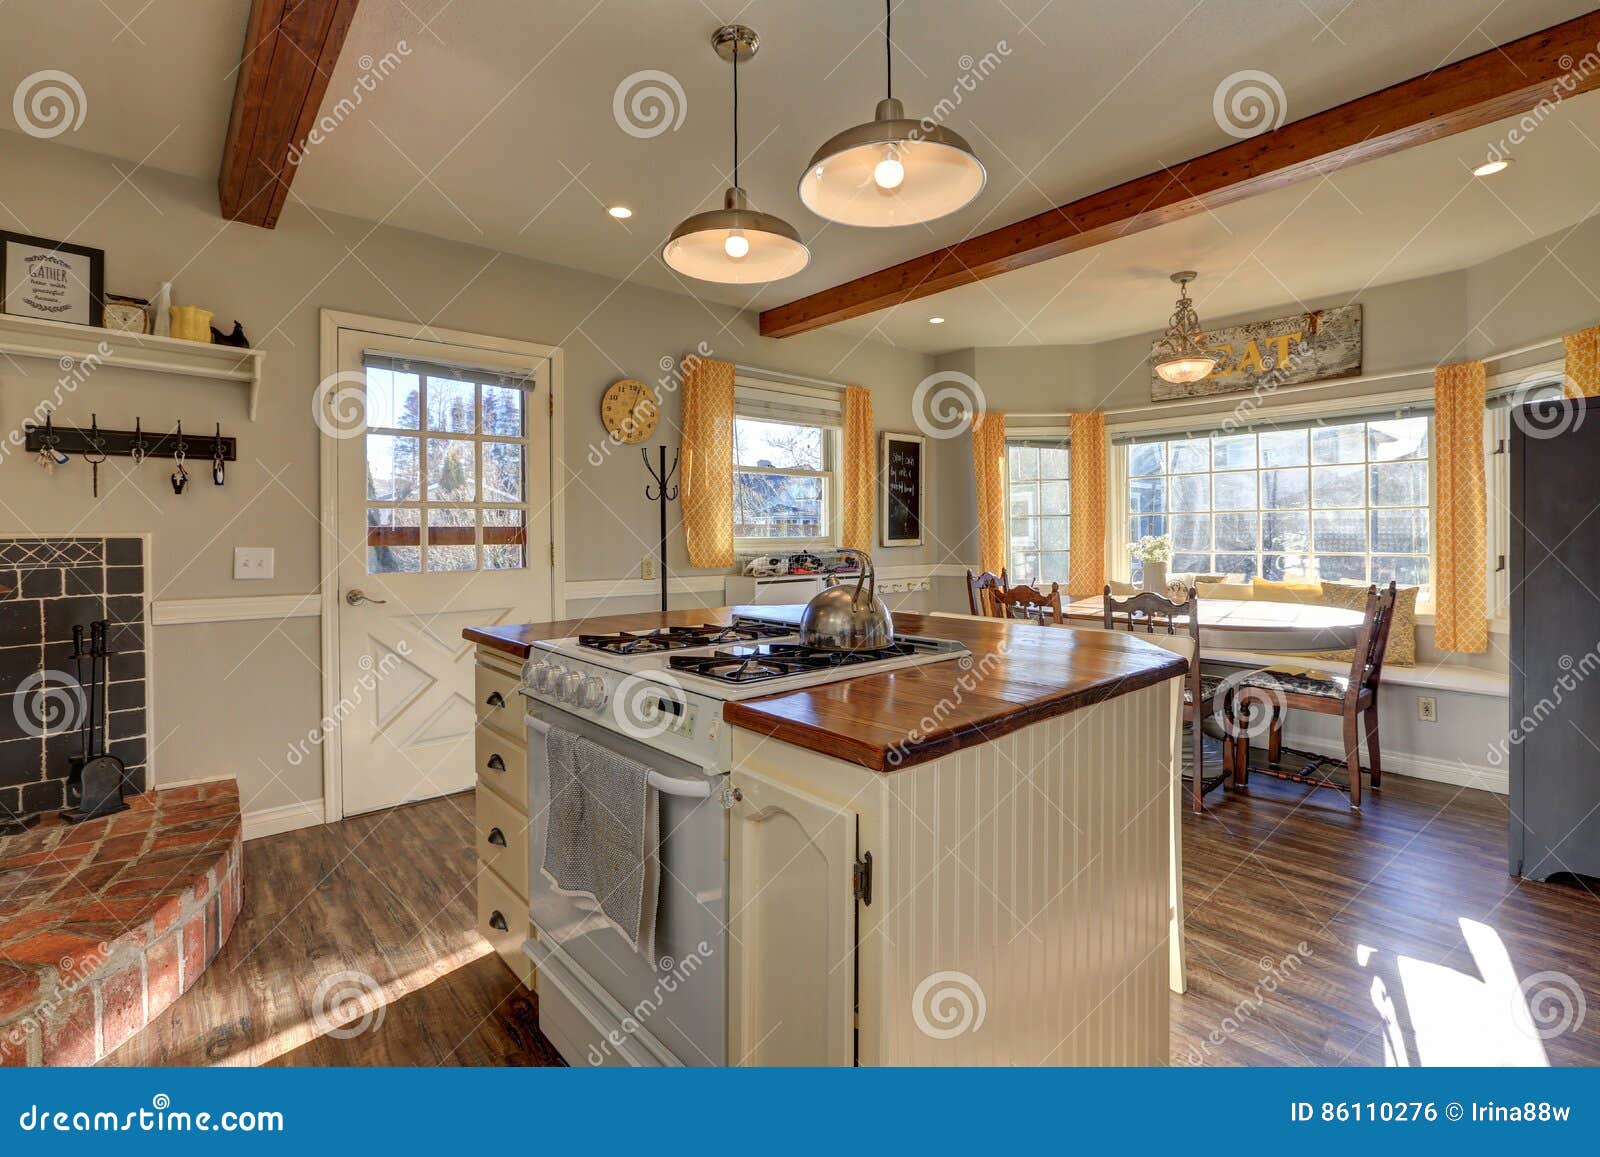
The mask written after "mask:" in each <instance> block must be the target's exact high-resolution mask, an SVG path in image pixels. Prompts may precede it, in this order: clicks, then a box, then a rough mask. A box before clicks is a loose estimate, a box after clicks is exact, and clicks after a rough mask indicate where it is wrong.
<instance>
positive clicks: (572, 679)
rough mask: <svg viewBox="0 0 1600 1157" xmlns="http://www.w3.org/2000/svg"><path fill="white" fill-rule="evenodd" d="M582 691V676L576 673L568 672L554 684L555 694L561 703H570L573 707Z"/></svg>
mask: <svg viewBox="0 0 1600 1157" xmlns="http://www.w3.org/2000/svg"><path fill="white" fill-rule="evenodd" d="M582 689H583V676H582V675H580V674H578V673H577V672H576V671H568V672H567V673H566V674H564V675H562V676H561V678H560V680H559V681H558V682H557V684H556V694H557V695H558V696H559V697H560V699H561V702H563V703H571V704H572V705H574V706H576V705H577V703H578V697H579V695H580V694H581V693H582Z"/></svg>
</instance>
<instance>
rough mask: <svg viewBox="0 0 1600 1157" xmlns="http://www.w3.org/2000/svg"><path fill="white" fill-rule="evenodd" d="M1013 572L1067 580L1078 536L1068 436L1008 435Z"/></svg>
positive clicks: (1029, 578)
mask: <svg viewBox="0 0 1600 1157" xmlns="http://www.w3.org/2000/svg"><path fill="white" fill-rule="evenodd" d="M1006 464H1007V465H1006V470H1007V476H1006V492H1007V493H1006V510H1007V512H1008V516H1007V519H1006V528H1007V530H1008V532H1009V534H1010V546H1009V549H1008V551H1007V559H1006V563H1007V567H1008V568H1009V574H1008V575H1007V577H1008V578H1010V580H1011V581H1012V582H1014V583H1030V584H1037V583H1041V582H1042V583H1060V584H1062V585H1063V586H1065V585H1066V582H1067V549H1068V546H1069V544H1070V543H1071V540H1072V533H1071V530H1072V526H1071V524H1072V520H1071V517H1070V516H1071V514H1072V487H1071V482H1070V479H1071V464H1072V462H1071V451H1069V450H1068V448H1067V440H1066V439H1065V438H1008V439H1006Z"/></svg>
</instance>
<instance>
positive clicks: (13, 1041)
mask: <svg viewBox="0 0 1600 1157" xmlns="http://www.w3.org/2000/svg"><path fill="white" fill-rule="evenodd" d="M109 959H111V946H110V945H109V944H107V943H106V942H105V941H101V942H100V943H99V944H96V945H95V946H94V947H93V948H91V949H90V950H89V951H87V952H81V953H78V954H77V955H75V956H74V955H68V956H63V957H62V958H61V959H60V960H59V961H57V963H56V969H57V972H58V975H59V978H60V979H59V983H58V985H57V988H56V992H55V995H54V996H52V997H50V998H49V999H48V1000H45V1001H42V1002H40V1003H39V1004H37V1005H35V1006H34V1007H33V1008H32V1009H30V1010H29V1011H28V1014H27V1015H26V1016H23V1017H19V1018H18V1019H16V1020H14V1021H12V1022H11V1023H10V1024H8V1025H7V1026H6V1033H5V1036H4V1037H3V1038H0V1062H5V1063H9V1064H26V1063H27V1060H28V1058H27V1056H26V1052H27V1048H28V1040H29V1038H30V1037H31V1036H32V1035H33V1034H34V1033H35V1032H42V1031H43V1030H44V1024H45V1022H46V1021H48V1020H50V1019H51V1018H52V1017H53V1016H54V1015H55V1013H56V1010H58V1009H59V1008H60V1007H61V1006H62V1005H63V1004H65V1003H66V1001H67V999H68V998H69V997H71V996H74V995H76V994H77V992H78V990H79V986H80V985H82V984H84V983H85V982H86V981H87V980H88V979H89V977H91V976H93V975H94V974H95V973H97V972H99V971H100V969H101V968H103V967H104V966H105V963H106V961H107V960H109Z"/></svg>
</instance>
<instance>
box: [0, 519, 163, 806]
mask: <svg viewBox="0 0 1600 1157" xmlns="http://www.w3.org/2000/svg"><path fill="white" fill-rule="evenodd" d="M0 591H4V593H0V822H3V821H6V820H10V819H18V818H24V817H29V816H34V815H38V814H40V813H42V812H49V811H54V810H57V809H59V808H61V807H62V806H63V805H64V804H65V803H66V781H67V773H68V759H69V757H70V756H72V755H74V754H76V753H77V751H78V744H79V738H78V729H79V727H80V726H81V725H82V723H83V714H84V710H83V704H84V703H85V701H86V700H85V698H84V696H83V695H82V694H81V693H80V692H79V691H78V690H77V688H76V682H77V678H76V676H77V672H76V668H75V665H74V663H73V660H72V629H73V627H75V626H81V627H83V628H84V630H85V631H86V632H87V630H88V626H89V624H90V623H91V622H94V621H95V620H97V619H107V620H109V621H110V623H111V627H110V630H109V632H108V638H107V646H108V649H109V650H111V651H112V652H114V654H113V655H112V657H111V659H110V660H109V661H108V669H109V678H110V687H109V690H108V692H107V695H106V702H105V715H104V720H105V728H106V736H107V739H108V741H109V750H110V752H111V754H112V755H115V756H117V757H118V758H120V759H121V760H122V761H123V763H124V764H125V765H126V766H127V784H126V790H127V791H128V792H129V793H132V792H137V791H143V790H144V786H145V769H146V765H147V747H148V739H147V736H148V734H149V732H148V728H147V726H146V705H147V700H148V696H147V693H146V682H145V667H146V662H145V656H146V645H145V635H146V629H147V628H146V623H145V593H144V592H145V558H144V541H143V540H142V539H139V538H131V537H106V538H98V537H81V536H75V537H71V538H14V537H13V538H0ZM86 674H87V671H86Z"/></svg>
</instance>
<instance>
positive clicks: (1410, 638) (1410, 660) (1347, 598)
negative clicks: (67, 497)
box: [1313, 583, 1421, 667]
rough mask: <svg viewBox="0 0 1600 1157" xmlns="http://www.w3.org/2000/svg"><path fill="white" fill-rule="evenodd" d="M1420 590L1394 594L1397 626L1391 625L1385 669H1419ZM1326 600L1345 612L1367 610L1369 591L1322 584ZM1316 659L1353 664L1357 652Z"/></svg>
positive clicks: (1401, 590) (1399, 590) (1403, 589)
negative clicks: (1336, 660)
mask: <svg viewBox="0 0 1600 1157" xmlns="http://www.w3.org/2000/svg"><path fill="white" fill-rule="evenodd" d="M1420 590H1421V588H1420V587H1396V588H1395V592H1394V622H1392V623H1390V624H1389V649H1388V650H1386V651H1385V652H1384V653H1383V663H1384V666H1386V667H1387V666H1395V667H1415V666H1416V665H1417V594H1418V592H1419V591H1420ZM1322 594H1323V598H1324V599H1325V600H1326V604H1327V605H1328V606H1330V607H1344V608H1345V609H1346V610H1352V611H1365V610H1366V609H1367V588H1366V587H1364V586H1357V585H1355V584H1354V583H1323V584H1322ZM1313 658H1317V659H1339V660H1342V661H1343V662H1346V663H1348V662H1350V661H1351V660H1352V659H1354V658H1355V652H1354V651H1328V652H1325V653H1323V654H1320V655H1315V656H1313Z"/></svg>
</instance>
